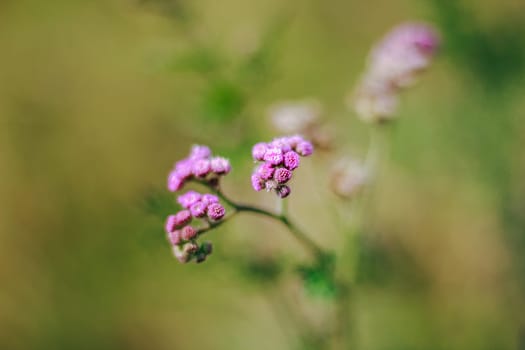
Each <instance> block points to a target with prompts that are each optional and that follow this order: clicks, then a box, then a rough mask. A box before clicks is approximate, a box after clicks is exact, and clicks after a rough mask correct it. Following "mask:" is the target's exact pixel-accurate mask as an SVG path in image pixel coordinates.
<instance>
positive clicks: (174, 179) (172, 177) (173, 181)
mask: <svg viewBox="0 0 525 350" xmlns="http://www.w3.org/2000/svg"><path fill="white" fill-rule="evenodd" d="M183 185H184V180H183V179H182V178H181V177H180V176H179V174H178V173H177V171H176V170H173V171H172V172H171V173H170V174H169V175H168V190H169V191H170V192H176V191H178V190H180V189H181V188H182V186H183Z"/></svg>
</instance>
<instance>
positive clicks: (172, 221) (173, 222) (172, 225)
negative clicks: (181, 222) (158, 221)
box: [164, 215, 177, 233]
mask: <svg viewBox="0 0 525 350" xmlns="http://www.w3.org/2000/svg"><path fill="white" fill-rule="evenodd" d="M164 228H165V229H166V232H167V233H170V232H173V231H175V229H176V228H177V218H176V217H175V215H169V216H168V217H167V218H166V224H165V225H164Z"/></svg>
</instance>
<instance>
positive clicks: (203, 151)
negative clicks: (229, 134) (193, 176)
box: [190, 145, 211, 160]
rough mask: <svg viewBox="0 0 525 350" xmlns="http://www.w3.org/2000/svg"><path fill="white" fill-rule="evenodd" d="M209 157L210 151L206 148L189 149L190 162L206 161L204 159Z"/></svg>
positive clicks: (198, 146) (199, 146)
mask: <svg viewBox="0 0 525 350" xmlns="http://www.w3.org/2000/svg"><path fill="white" fill-rule="evenodd" d="M210 156H211V150H210V148H209V147H207V146H202V145H193V146H192V147H191V151H190V159H191V160H198V159H206V158H209V157H210Z"/></svg>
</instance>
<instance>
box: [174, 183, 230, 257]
mask: <svg viewBox="0 0 525 350" xmlns="http://www.w3.org/2000/svg"><path fill="white" fill-rule="evenodd" d="M177 202H179V204H180V205H181V206H182V208H183V210H181V211H179V212H177V213H176V214H173V215H169V216H168V218H167V219H166V226H165V228H166V233H167V234H168V240H169V241H170V243H171V244H172V245H173V253H174V255H175V257H176V258H177V259H178V260H179V261H180V262H182V263H186V262H188V261H190V260H191V259H193V258H195V260H196V261H197V262H202V261H204V260H206V257H207V256H208V255H209V254H211V243H209V242H204V243H203V244H202V245H200V246H199V245H198V244H197V243H196V239H197V238H198V236H199V231H198V229H196V228H194V227H193V226H191V225H190V223H191V222H192V220H193V219H204V220H206V221H208V222H216V221H218V220H220V219H222V218H223V217H224V215H225V214H226V210H225V209H224V207H223V206H222V205H221V204H220V203H219V198H218V197H217V196H215V195H213V194H208V193H206V194H200V193H198V192H195V191H188V192H186V193H185V194H183V195H180V196H179V197H178V198H177Z"/></svg>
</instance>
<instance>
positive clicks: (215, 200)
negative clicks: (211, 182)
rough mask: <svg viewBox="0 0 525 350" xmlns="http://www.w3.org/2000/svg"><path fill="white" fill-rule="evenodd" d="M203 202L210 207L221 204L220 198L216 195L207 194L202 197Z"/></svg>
mask: <svg viewBox="0 0 525 350" xmlns="http://www.w3.org/2000/svg"><path fill="white" fill-rule="evenodd" d="M201 201H202V202H203V203H204V204H206V205H210V204H212V203H219V197H217V196H216V195H214V194H209V193H206V194H203V195H202V198H201Z"/></svg>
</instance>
